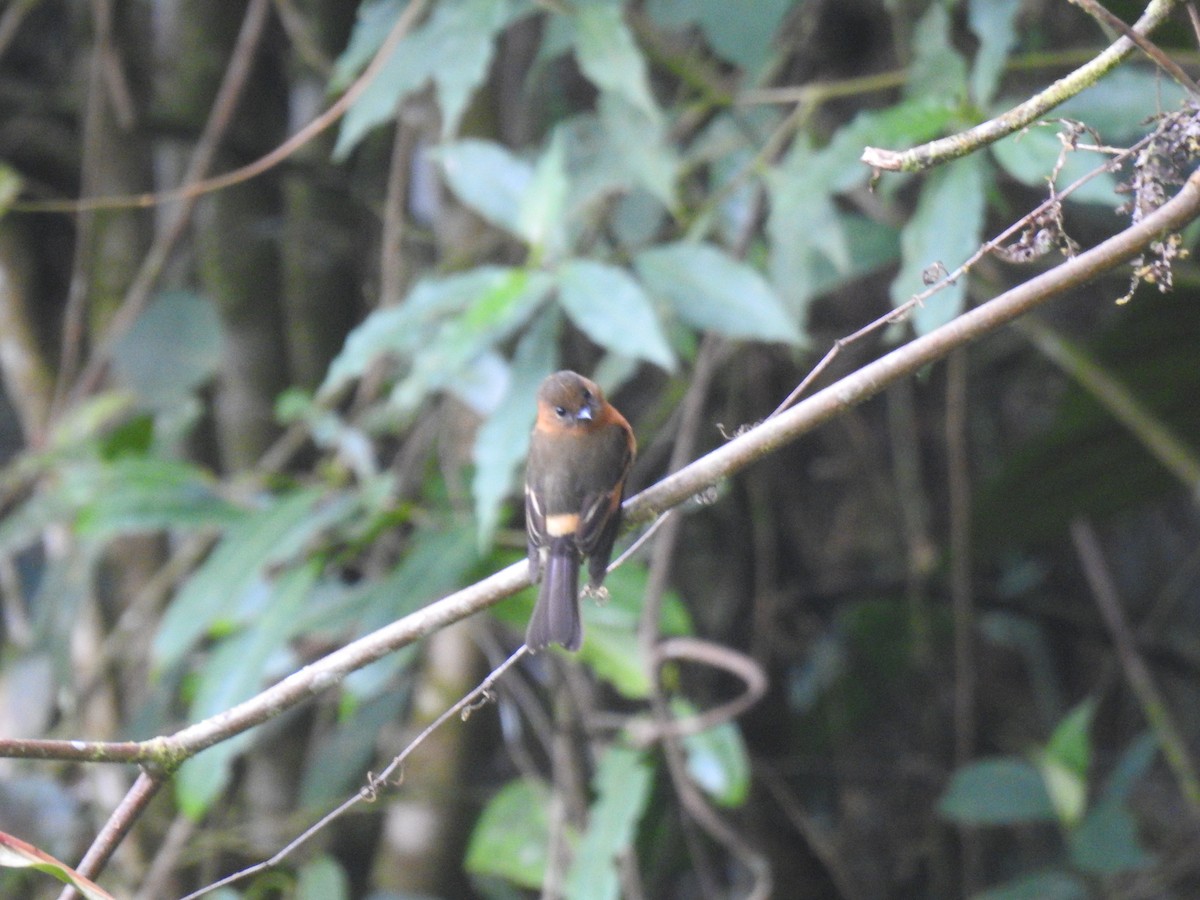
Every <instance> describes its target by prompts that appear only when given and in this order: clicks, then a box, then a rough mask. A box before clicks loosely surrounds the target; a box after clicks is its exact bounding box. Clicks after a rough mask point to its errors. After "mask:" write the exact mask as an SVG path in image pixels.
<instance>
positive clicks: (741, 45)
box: [646, 0, 794, 76]
mask: <svg viewBox="0 0 1200 900" xmlns="http://www.w3.org/2000/svg"><path fill="white" fill-rule="evenodd" d="M793 5H794V0H755V2H754V3H752V4H744V5H742V6H739V7H738V9H737V15H730V12H731V8H730V5H729V0H650V2H649V3H647V4H646V14H647V15H648V16H650V18H652V19H654V20H655V21H656V22H659V23H660V24H662V25H664V26H666V27H668V28H679V27H681V26H685V25H690V24H693V23H694V24H696V25H698V26H699V27H700V30H701V31H702V32H703V33H704V38H705V40H707V41H708V45H709V46H710V47H712V49H713V51H714V52H715V53H716V54H717V55H719V56H721V57H722V58H724V59H726V60H728V61H729V62H731V63H733V64H734V65H736V66H738V67H739V68H741V69H744V70H745V71H746V72H747V73H748V74H750V75H752V76H755V75H757V74H758V73H759V72H760V71H761V70H762V69H763V67H764V66H766V64H767V63H768V62H769V61H770V60H771V58H772V56H773V54H772V51H771V45H772V44H773V43H774V39H775V33H776V31H777V30H778V29H779V26H780V24H781V23H782V22H783V17H784V16H785V15H786V14H787V12H788V10H789V9H791V8H792V6H793Z"/></svg>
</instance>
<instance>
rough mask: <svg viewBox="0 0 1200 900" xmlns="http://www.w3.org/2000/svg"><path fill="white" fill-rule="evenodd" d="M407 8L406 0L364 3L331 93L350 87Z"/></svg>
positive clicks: (337, 67)
mask: <svg viewBox="0 0 1200 900" xmlns="http://www.w3.org/2000/svg"><path fill="white" fill-rule="evenodd" d="M406 5H407V4H406V3H405V2H404V0H363V2H362V3H361V4H360V5H359V7H358V12H357V14H356V15H355V20H354V28H353V30H352V31H351V32H350V40H349V42H348V43H347V44H346V49H345V50H343V51H342V55H341V56H339V57H338V58H337V60H336V61H335V62H334V65H333V74H332V75H331V76H330V79H329V88H330V90H333V91H339V92H340V91H344V90H345V89H346V88H348V87H349V86H350V84H351V83H352V82H353V81H354V78H355V76H356V75H358V73H359V72H361V71H362V70H363V69H364V68H366V66H367V63H369V62H370V61H371V57H373V56H374V55H375V53H376V51H378V50H379V48H380V47H381V46H383V41H384V39H385V38H386V37H387V33H388V30H389V29H390V28H391V27H392V26H393V25H394V24H396V19H398V18H399V17H400V13H402V12H403V11H404V7H405V6H406Z"/></svg>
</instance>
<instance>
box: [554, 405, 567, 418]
mask: <svg viewBox="0 0 1200 900" xmlns="http://www.w3.org/2000/svg"><path fill="white" fill-rule="evenodd" d="M554 414H555V415H556V416H558V417H559V418H560V419H561V418H563V417H564V416H566V414H567V410H566V407H563V406H556V407H554Z"/></svg>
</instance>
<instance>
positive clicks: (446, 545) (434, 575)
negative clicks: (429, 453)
mask: <svg viewBox="0 0 1200 900" xmlns="http://www.w3.org/2000/svg"><path fill="white" fill-rule="evenodd" d="M478 560H479V553H478V546H477V540H476V531H475V528H474V527H473V525H472V523H471V522H470V520H469V519H467V518H465V517H464V518H463V520H462V521H456V522H453V523H451V524H448V525H445V526H442V527H436V526H429V527H426V528H423V529H421V530H420V531H418V532H416V533H415V535H414V537H413V541H412V544H411V546H409V548H408V550H407V552H406V553H405V554H404V558H403V559H401V560H400V563H399V564H398V565H397V566H396V567H395V568H394V569H393V570H392V571H391V572H390V573H389V574H388V575H387V576H386V577H385V578H383V579H381V580H379V581H377V582H373V583H371V584H369V585H367V586H366V587H365V588H363V590H362V593H361V595H359V596H358V597H357V598H356V599H357V602H358V603H359V604H360V608H361V613H360V614H359V616H358V622H357V628H358V633H360V634H369V633H370V632H372V631H375V630H376V629H378V628H382V627H383V626H384V625H387V624H388V623H390V622H393V621H395V620H396V619H400V618H403V617H404V616H406V615H408V614H409V613H412V612H416V611H417V610H418V609H420V608H421V607H422V606H425V605H426V604H427V603H430V602H432V601H434V600H437V599H438V598H440V597H442V596H444V595H445V594H448V593H450V592H451V591H452V590H455V589H456V588H458V587H460V586H461V585H462V583H463V582H464V581H465V580H466V578H467V573H468V572H469V571H470V570H471V568H472V567H473V566H474V565H475V564H476V563H477V562H478ZM416 650H417V647H416V645H411V644H410V645H409V646H407V647H405V648H403V649H401V650H399V651H397V652H394V653H389V654H388V655H387V656H385V657H383V658H382V659H378V660H376V661H375V662H373V663H371V664H370V665H368V666H366V667H364V668H362V669H359V670H357V671H355V672H352V673H350V674H349V675H347V676H346V678H345V680H344V681H343V682H342V684H343V687H344V689H345V690H346V691H347V692H348V693H350V694H353V695H355V696H357V697H372V696H374V695H375V694H377V693H378V692H379V691H381V690H384V689H385V688H387V687H388V685H389V684H390V683H391V680H392V678H393V676H394V675H395V673H396V672H397V671H398V670H400V669H402V668H404V667H405V666H407V665H408V664H409V663H410V662H411V661H412V658H413V655H414V654H415V653H416Z"/></svg>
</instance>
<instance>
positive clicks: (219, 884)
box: [181, 644, 529, 900]
mask: <svg viewBox="0 0 1200 900" xmlns="http://www.w3.org/2000/svg"><path fill="white" fill-rule="evenodd" d="M528 653H529V648H528V647H526V646H525V645H524V644H522V645H521V646H520V647H518V648H517V650H516V651H515V652H514V653H513V654H512V655H511V656H509V657H508V659H506V660H505V661H504V662H502V663H501V664H500V665H498V666H497V667H496V668H495V669H494V670H492V672H491V673H490V674H489V675H488V676H487V677H486V678H485V679H483V681H481V682H480V683H479V685H478V686H477V687H476V688H475V689H474V690H472V691H471V692H470V693H468V694H465V695H464V696H463V697H462V699H460V700H459V701H458V702H457V703H455V704H454V705H453V706H451V707H449V708H448V709H447V710H446V711H445V712H443V713H442V714H441V715H440V716H438V717H437V718H436V719H434V720H433V721H432V722H430V723H429V725H427V726H426V727H425V728H424V730H422V731H421V733H420V734H418V735H417V736H416V737H415V738H413V739H412V740H411V741H409V743H408V745H407V746H406V747H405V748H404V749H403V750H401V751H400V752H399V753H398V754H396V756H395V757H393V758H392V761H391V762H390V763H388V764H387V765H386V766H384V767H383V769H382V770H381V771H380V772H379V773H378V774H371V775H368V777H367V783H366V784H364V785H363V786H362V788H360V789H359V790H358V792H357V793H356V794H354V795H353V796H352V797H349V798H347V799H346V800H345V801H343V802H342V803H341V804H339V805H338V806H337V807H335V808H334V809H332V810H330V811H329V812H328V813H326V814H325V815H324V816H322V817H321V818H320V819H318V820H317V821H316V822H314V823H313V824H312V825H310V826H309V827H308V828H306V829H305V830H304V831H303V832H301V833H300V834H298V835H297V836H296V837H295V838H293V839H292V840H291V841H290V842H288V844H287V845H286V846H284V847H283V848H282V849H280V850H279V851H278V852H277V853H276V854H275V855H274V856H272V857H271V858H270V859H265V860H263V861H262V862H258V863H255V864H254V865H252V866H249V867H247V868H245V869H241V870H239V871H237V872H234V873H233V874H232V875H227V876H225V877H224V878H222V879H220V880H219V881H214V882H213V883H212V884H209V885H206V886H205V887H202V888H200V890H198V891H193V892H192V893H190V894H188V895H187V896H186V897H183V898H181V900H195V898H196V897H202V896H204V895H205V894H209V893H211V892H213V891H215V890H217V889H218V888H223V887H226V886H227V885H230V884H234V883H236V882H239V881H244V880H245V879H247V878H249V877H250V876H251V875H256V874H257V873H259V872H262V871H264V870H266V869H271V868H274V867H275V866H277V865H279V864H280V863H281V862H283V860H285V859H287V857H289V856H290V855H291V854H292V853H293V852H294V851H295V850H296V849H297V848H299V847H300V846H301V845H303V844H305V843H306V842H307V841H308V840H309V839H310V838H312V837H314V836H316V835H317V834H319V833H320V832H321V831H322V830H324V829H325V828H326V827H327V826H328V825H329V823H330V822H333V821H334V820H335V819H340V818H341V817H342V816H344V815H345V814H346V813H347V812H349V811H350V810H351V809H353V808H354V807H355V806H357V805H358V804H360V803H362V802H364V801H370V802H374V801H375V800H376V799H377V798H378V796H379V794H380V793H381V792H382V791H383V790H384V789H386V788H388V787H398V786H399V785H400V784H401V783H402V782H403V780H404V777H403V774H401V775H400V776H399V777H397V778H394V779H393V777H392V776H393V775H395V774H396V772H397V771H398V770H399V769H400V768H401V767H402V766H403V765H404V762H405V760H407V759H408V757H410V756H411V755H412V753H413V751H414V750H416V749H417V748H418V747H420V746H421V744H423V743H424V742H425V741H426V739H427V738H428V737H429V736H430V735H431V734H433V733H434V732H435V731H437V730H438V729H439V728H441V727H442V726H443V725H444V724H446V722H448V721H450V719H452V718H453V717H454V716H456V715H460V714H461V717H462V719H463V720H464V721H465V720H466V719H467V718H468V717H469V716H470V715H471V713H473V712H474V711H475V710H476V709H478V708H479V707H480V706H482V705H483V704H485V703H490V702H491V701H492V699H493V689H494V687H495V685H496V682H497V681H499V679H500V678H501V676H503V675H504V673H505V672H507V671H508V670H509V669H511V668H512V667H513V666H514V665H516V664H517V663H518V662H520V660H521V659H522V658H523V657H524V656H525V655H526V654H528Z"/></svg>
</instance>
